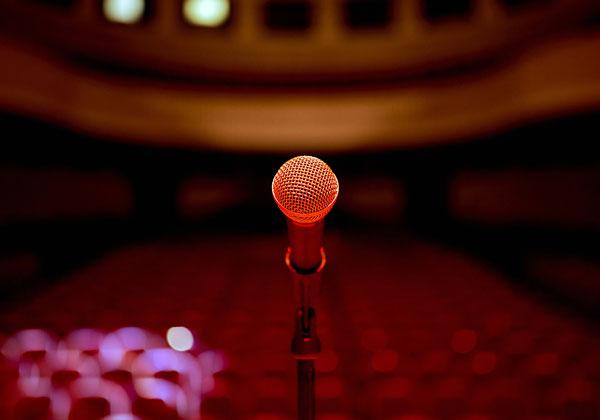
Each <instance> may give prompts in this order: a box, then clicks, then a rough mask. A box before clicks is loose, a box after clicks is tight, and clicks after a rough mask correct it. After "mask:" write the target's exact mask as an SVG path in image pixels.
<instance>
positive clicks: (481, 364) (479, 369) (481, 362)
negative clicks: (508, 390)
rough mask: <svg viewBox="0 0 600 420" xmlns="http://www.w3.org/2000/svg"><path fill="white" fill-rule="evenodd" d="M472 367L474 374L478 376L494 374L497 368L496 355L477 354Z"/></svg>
mask: <svg viewBox="0 0 600 420" xmlns="http://www.w3.org/2000/svg"><path fill="white" fill-rule="evenodd" d="M471 367H472V369H473V372H475V373H476V374H478V375H485V374H488V373H490V372H492V371H493V370H494V368H495V367H496V353H493V352H490V351H481V352H478V353H475V355H474V356H473V363H472V364H471Z"/></svg>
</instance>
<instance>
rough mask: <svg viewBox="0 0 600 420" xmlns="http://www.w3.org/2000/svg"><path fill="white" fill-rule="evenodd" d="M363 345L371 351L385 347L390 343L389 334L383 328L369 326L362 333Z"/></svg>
mask: <svg viewBox="0 0 600 420" xmlns="http://www.w3.org/2000/svg"><path fill="white" fill-rule="evenodd" d="M360 342H361V344H362V346H363V347H364V348H365V349H367V350H370V351H377V350H381V349H384V348H385V347H386V346H387V344H388V335H387V333H386V332H385V330H383V329H382V328H369V329H367V330H365V331H364V332H363V333H362V335H361V340H360Z"/></svg>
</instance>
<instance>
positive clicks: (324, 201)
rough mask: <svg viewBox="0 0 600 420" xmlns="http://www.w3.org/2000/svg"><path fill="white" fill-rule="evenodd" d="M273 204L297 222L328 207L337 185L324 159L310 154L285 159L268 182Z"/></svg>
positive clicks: (316, 216)
mask: <svg viewBox="0 0 600 420" xmlns="http://www.w3.org/2000/svg"><path fill="white" fill-rule="evenodd" d="M272 190H273V197H274V198H275V202H276V203H277V206H279V208H280V209H281V211H282V212H283V213H284V214H285V215H286V216H287V217H288V218H290V219H291V220H293V221H294V222H297V223H314V222H318V221H319V220H321V219H323V218H324V217H325V216H326V215H327V213H329V211H330V210H331V209H332V207H333V205H334V204H335V200H336V199H337V196H338V193H339V190H340V186H339V184H338V180H337V178H336V176H335V174H334V173H333V171H332V170H331V168H330V167H329V166H327V164H326V163H325V162H323V161H322V160H320V159H317V158H316V157H312V156H297V157H295V158H293V159H290V160H288V161H287V162H285V163H284V164H283V165H281V168H279V170H278V171H277V173H276V174H275V177H274V178H273V184H272Z"/></svg>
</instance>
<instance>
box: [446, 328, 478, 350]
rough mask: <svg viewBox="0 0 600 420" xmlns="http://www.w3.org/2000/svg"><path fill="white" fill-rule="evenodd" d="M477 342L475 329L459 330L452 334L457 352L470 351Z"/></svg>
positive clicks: (453, 347) (453, 346)
mask: <svg viewBox="0 0 600 420" xmlns="http://www.w3.org/2000/svg"><path fill="white" fill-rule="evenodd" d="M476 344H477V334H475V331H473V330H467V329H463V330H458V331H456V332H455V333H454V335H453V336H452V342H451V346H452V350H454V351H455V352H457V353H469V352H470V351H472V350H473V349H474V348H475V345H476Z"/></svg>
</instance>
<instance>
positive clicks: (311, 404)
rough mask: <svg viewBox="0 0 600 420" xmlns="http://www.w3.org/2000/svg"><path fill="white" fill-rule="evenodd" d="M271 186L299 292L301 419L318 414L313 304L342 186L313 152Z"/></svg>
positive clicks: (296, 351) (287, 166)
mask: <svg viewBox="0 0 600 420" xmlns="http://www.w3.org/2000/svg"><path fill="white" fill-rule="evenodd" d="M271 190H272V192H273V198H274V199H275V203H277V206H278V207H279V209H280V210H281V211H282V212H283V214H284V215H285V216H286V217H287V225H288V237H289V247H288V249H287V253H286V257H285V261H286V264H287V266H288V267H289V269H290V270H291V271H292V278H293V280H294V286H295V298H296V327H295V332H294V336H293V338H292V346H291V347H292V348H291V350H292V354H293V355H294V357H295V358H296V360H297V378H298V419H299V420H314V419H315V411H316V410H315V408H316V407H315V377H316V371H315V366H314V360H315V359H316V358H317V356H318V354H319V352H320V351H321V342H320V340H319V337H318V336H317V319H316V310H315V308H314V306H313V304H314V302H315V301H316V294H317V291H318V289H319V283H320V278H321V270H322V269H323V267H324V266H325V251H324V250H323V246H322V239H323V221H324V219H325V216H327V213H329V212H330V211H331V209H332V208H333V205H334V204H335V201H336V200H337V197H338V194H339V192H340V186H339V184H338V180H337V178H336V176H335V174H334V173H333V171H332V170H331V168H330V167H329V166H327V164H326V163H325V162H323V161H322V160H320V159H317V158H316V157H313V156H297V157H295V158H293V159H290V160H288V161H287V162H285V163H284V164H283V165H281V167H280V168H279V170H278V171H277V173H276V174H275V177H274V178H273V183H272V184H271Z"/></svg>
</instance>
